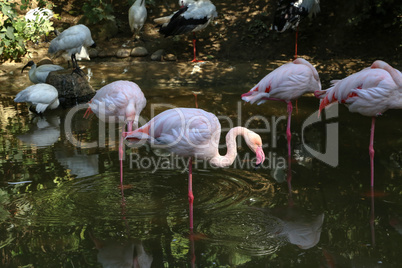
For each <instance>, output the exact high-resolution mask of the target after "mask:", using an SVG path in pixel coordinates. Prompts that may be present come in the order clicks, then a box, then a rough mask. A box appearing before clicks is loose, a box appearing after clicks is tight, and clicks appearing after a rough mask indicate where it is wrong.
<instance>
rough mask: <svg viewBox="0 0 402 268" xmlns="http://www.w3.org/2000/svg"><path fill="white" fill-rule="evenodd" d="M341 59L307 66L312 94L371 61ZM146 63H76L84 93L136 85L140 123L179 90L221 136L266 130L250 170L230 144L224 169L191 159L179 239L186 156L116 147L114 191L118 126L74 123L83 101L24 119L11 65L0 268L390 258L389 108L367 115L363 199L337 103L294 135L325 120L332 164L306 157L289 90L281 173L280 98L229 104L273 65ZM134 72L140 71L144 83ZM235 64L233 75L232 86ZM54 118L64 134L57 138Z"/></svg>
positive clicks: (360, 175)
mask: <svg viewBox="0 0 402 268" xmlns="http://www.w3.org/2000/svg"><path fill="white" fill-rule="evenodd" d="M348 62H353V63H354V65H353V64H352V65H351V66H349V67H348V68H345V69H343V70H341V71H339V70H338V69H333V71H331V70H330V69H329V68H328V66H329V65H331V66H333V65H334V63H328V64H326V63H321V64H319V66H318V67H317V68H318V70H319V72H320V71H323V72H325V74H324V75H322V76H321V79H322V81H323V87H324V88H326V87H327V86H328V84H329V80H330V79H332V78H333V79H336V78H341V77H344V76H346V75H349V74H350V73H353V72H355V71H357V70H360V69H361V68H362V67H363V66H368V65H369V64H370V63H371V62H369V61H368V62H363V61H348ZM158 64H159V63H152V64H150V65H149V66H147V65H145V64H144V63H139V65H136V64H128V63H118V62H112V63H102V64H100V63H92V62H91V63H87V65H88V67H89V68H91V71H92V73H93V76H92V78H91V80H90V83H91V85H92V86H93V87H94V88H96V89H98V88H100V87H101V86H102V85H104V84H106V83H110V82H112V81H114V80H118V79H128V80H132V81H135V82H137V83H138V84H139V85H140V87H141V88H142V89H143V91H144V93H145V96H146V98H147V102H148V104H147V107H146V109H145V110H144V111H143V113H142V116H143V117H144V121H147V120H149V118H151V117H152V114H157V113H159V112H161V111H163V110H164V109H166V108H169V107H167V106H168V105H174V106H178V107H194V97H193V95H192V92H193V91H200V92H201V94H199V95H198V102H199V106H200V107H201V108H203V109H205V110H207V111H210V112H213V113H214V114H216V115H217V116H219V118H220V121H221V123H222V127H223V128H224V129H223V135H225V134H226V132H227V129H225V128H229V127H232V125H231V124H232V123H233V124H234V125H239V124H240V125H248V126H249V127H250V128H254V129H258V130H260V131H261V130H264V129H265V130H266V131H265V132H262V131H261V132H260V135H261V137H262V138H263V141H264V143H265V144H268V146H267V147H266V148H264V151H265V154H266V157H267V160H266V161H265V163H264V165H263V166H262V167H261V168H259V169H254V168H253V167H252V165H251V164H252V159H251V158H252V155H251V154H249V149H248V148H247V147H246V146H245V143H244V141H242V144H241V145H242V146H241V147H240V148H239V156H238V158H237V160H236V162H235V163H234V165H232V166H231V167H229V168H226V169H214V168H211V167H209V166H208V165H206V166H204V165H203V164H202V163H201V162H200V163H197V165H196V168H194V170H193V173H194V174H193V178H194V180H193V189H194V195H195V200H194V232H193V233H191V232H190V230H189V215H188V200H187V170H186V161H187V160H186V159H181V158H177V157H174V156H172V155H167V154H166V153H165V152H162V151H155V150H152V149H150V148H148V147H141V148H129V147H128V146H125V156H126V159H125V160H124V184H125V185H126V187H125V189H124V191H123V194H124V197H123V196H122V192H121V190H120V189H119V183H120V182H119V180H120V175H119V161H118V148H117V146H118V142H119V139H118V133H119V129H118V127H119V126H118V125H107V124H106V125H104V127H105V128H104V129H103V128H102V127H101V128H99V126H100V125H101V126H103V125H102V123H99V122H98V120H97V119H96V117H93V118H91V119H89V120H88V119H83V118H82V117H83V114H84V112H85V110H84V109H81V110H78V111H77V112H76V113H74V114H73V115H72V114H71V112H72V110H71V109H66V110H63V109H57V110H55V111H52V112H50V113H47V114H46V115H45V116H43V118H39V117H35V116H32V115H31V114H30V113H29V112H28V109H27V106H26V105H25V104H17V103H14V102H13V97H14V96H15V94H16V93H17V92H19V91H20V90H22V89H23V88H25V87H26V86H28V85H30V82H29V80H28V77H27V75H25V76H24V75H23V76H21V75H20V73H19V72H18V70H17V71H15V72H14V73H13V74H7V75H3V76H2V77H1V78H2V79H3V80H2V86H1V91H0V93H1V96H0V124H1V136H0V141H1V142H0V154H1V158H0V167H1V168H0V174H1V175H0V177H1V181H0V183H1V184H0V186H1V188H0V225H1V229H0V230H1V231H0V249H1V251H0V254H1V258H0V259H1V265H0V266H1V267H137V266H133V265H139V266H140V267H151V266H152V267H191V266H196V267H334V266H335V267H396V266H398V265H399V263H400V262H401V260H402V256H401V254H400V252H399V245H400V244H401V242H402V224H401V221H402V213H401V211H402V210H401V208H402V195H401V192H402V180H401V179H402V170H401V165H402V150H401V148H402V139H401V138H400V137H401V136H402V125H401V124H399V123H398V122H399V121H400V117H401V113H402V111H397V110H394V111H388V112H386V113H385V114H384V115H383V116H381V117H379V118H378V120H377V125H376V127H377V128H376V133H375V144H374V147H375V150H376V154H375V189H374V190H375V191H374V192H373V193H371V192H370V165H369V155H368V143H369V136H370V133H369V130H370V124H371V119H370V118H366V117H363V116H361V115H359V114H352V113H349V112H348V111H347V109H346V108H345V107H343V106H339V107H338V108H339V113H338V115H337V116H336V117H335V118H334V119H329V120H327V121H321V122H317V123H315V124H312V125H310V126H307V127H305V128H304V129H303V133H304V139H305V142H306V144H307V145H308V146H309V147H311V148H312V149H314V150H317V151H320V152H325V137H326V135H327V133H326V124H330V123H337V124H338V125H337V126H338V127H337V132H338V133H337V135H336V136H335V137H336V138H338V140H339V158H338V159H339V164H338V165H337V166H336V167H332V166H330V165H328V164H326V163H323V162H321V161H320V160H318V159H316V158H314V157H312V156H311V155H309V154H308V152H307V151H306V149H305V147H304V146H303V143H302V136H301V134H302V127H303V123H304V122H305V120H306V119H307V118H308V117H309V116H310V115H312V114H313V113H314V112H316V110H317V108H318V101H317V100H316V99H314V98H313V97H312V96H305V97H303V98H301V99H300V100H299V101H298V109H297V111H296V109H295V110H294V113H293V117H292V155H293V157H292V163H291V172H288V170H287V167H288V162H287V147H286V146H287V145H286V135H285V129H286V105H285V104H284V103H276V102H269V103H265V104H264V105H260V106H252V105H249V104H245V103H242V102H239V99H240V97H239V96H240V94H241V93H244V92H246V91H247V89H249V88H250V87H251V86H253V84H254V83H256V82H258V81H259V79H260V78H262V76H261V73H268V72H269V70H272V68H275V67H276V66H278V65H279V64H282V63H279V62H278V63H271V64H266V65H264V64H260V65H256V64H243V65H241V64H238V65H233V66H229V65H228V66H227V67H228V68H225V70H226V71H227V73H226V74H225V71H221V72H219V73H217V76H219V79H217V78H215V77H214V76H213V75H212V74H211V73H212V71H211V73H208V68H209V67H208V66H209V65H208V64H204V65H201V66H199V67H200V68H201V69H204V70H205V72H206V73H207V74H204V73H202V72H200V71H199V70H198V69H197V70H195V72H198V73H199V75H197V74H195V75H194V74H192V75H190V74H189V73H191V72H193V71H194V69H192V68H191V67H192V65H191V64H190V63H189V64H188V66H190V67H189V68H187V69H185V68H182V69H180V71H177V72H176V73H175V76H174V77H171V78H169V75H167V70H169V69H173V68H175V67H174V66H175V65H174V64H170V65H169V64H165V63H161V64H160V66H159V67H160V68H159V69H160V72H159V73H158V72H156V71H155V70H157V69H158V68H156V67H157V66H158ZM179 65H180V64H179ZM335 65H336V64H335ZM183 66H185V65H182V66H181V67H183ZM197 68H198V67H197ZM150 70H152V73H151V74H150V73H149V71H150ZM250 70H252V71H250ZM187 71H188V72H187ZM215 71H216V70H214V72H215ZM141 72H147V73H148V74H147V75H146V76H145V78H144V76H143V75H139V73H141ZM231 72H232V73H233V75H231ZM236 72H237V73H236ZM242 72H244V73H245V74H246V75H245V76H246V77H242V78H239V82H237V83H235V82H234V81H235V78H236V77H237V76H238V73H242ZM225 78H226V79H227V80H225ZM155 104H159V105H160V106H159V107H158V106H155ZM71 115H72V116H71ZM255 115H259V116H260V117H253V116H255ZM69 116H70V117H69ZM69 118H72V119H71V120H70V119H69ZM263 118H265V119H266V121H264V120H262V119H263ZM66 122H67V123H66ZM67 125H69V127H70V128H71V133H66V131H65V130H66V127H67ZM268 130H269V131H268ZM70 134H72V135H70ZM71 137H73V138H75V140H76V141H78V142H79V146H78V145H77V144H73V143H72V142H71ZM223 137H224V136H223ZM221 142H222V143H223V142H224V138H222V139H221ZM91 143H93V144H95V145H96V146H92V145H91ZM98 145H99V146H98ZM223 152H224V149H223V150H222V153H223ZM158 161H159V162H158ZM290 177H291V181H289V178H290ZM288 182H289V183H288Z"/></svg>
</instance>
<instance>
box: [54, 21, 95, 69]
mask: <svg viewBox="0 0 402 268" xmlns="http://www.w3.org/2000/svg"><path fill="white" fill-rule="evenodd" d="M95 46H96V43H95V42H94V40H92V37H91V31H90V30H89V29H88V27H87V26H85V25H83V24H78V25H74V26H71V27H70V28H68V29H66V30H65V31H63V32H62V33H61V34H60V35H58V36H57V37H56V38H55V39H53V40H52V42H50V46H49V53H50V54H55V53H57V52H67V53H68V55H69V56H70V57H71V61H72V64H73V69H74V70H75V71H79V67H78V63H77V59H76V56H75V54H76V53H80V52H81V49H82V47H95Z"/></svg>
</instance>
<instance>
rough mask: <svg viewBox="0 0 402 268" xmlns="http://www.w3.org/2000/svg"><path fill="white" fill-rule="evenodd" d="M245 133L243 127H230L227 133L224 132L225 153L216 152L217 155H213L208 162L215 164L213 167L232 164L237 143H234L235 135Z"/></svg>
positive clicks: (235, 154) (245, 130)
mask: <svg viewBox="0 0 402 268" xmlns="http://www.w3.org/2000/svg"><path fill="white" fill-rule="evenodd" d="M246 133H247V129H246V128H244V127H235V128H232V129H231V130H230V131H229V132H228V134H226V147H227V152H226V154H225V155H220V154H219V152H217V155H216V156H214V157H213V158H212V159H211V160H209V162H210V163H211V164H212V165H213V166H215V167H220V168H222V167H227V166H230V165H231V164H233V162H234V160H235V159H236V156H237V148H236V147H237V143H236V137H237V136H238V135H242V136H243V137H245V134H246Z"/></svg>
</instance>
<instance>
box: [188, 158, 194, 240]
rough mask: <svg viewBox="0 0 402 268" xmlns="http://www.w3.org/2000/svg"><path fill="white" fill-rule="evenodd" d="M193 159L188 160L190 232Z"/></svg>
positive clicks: (192, 198) (191, 222)
mask: <svg viewBox="0 0 402 268" xmlns="http://www.w3.org/2000/svg"><path fill="white" fill-rule="evenodd" d="M193 201H194V195H193V158H192V157H190V158H189V160H188V203H189V206H190V232H191V233H192V232H193Z"/></svg>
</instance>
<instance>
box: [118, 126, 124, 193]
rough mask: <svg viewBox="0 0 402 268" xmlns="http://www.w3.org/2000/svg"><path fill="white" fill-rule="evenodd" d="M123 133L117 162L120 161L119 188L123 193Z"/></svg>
mask: <svg viewBox="0 0 402 268" xmlns="http://www.w3.org/2000/svg"><path fill="white" fill-rule="evenodd" d="M123 141H124V140H123V133H122V135H121V137H120V144H119V161H120V187H121V189H122V191H123Z"/></svg>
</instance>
